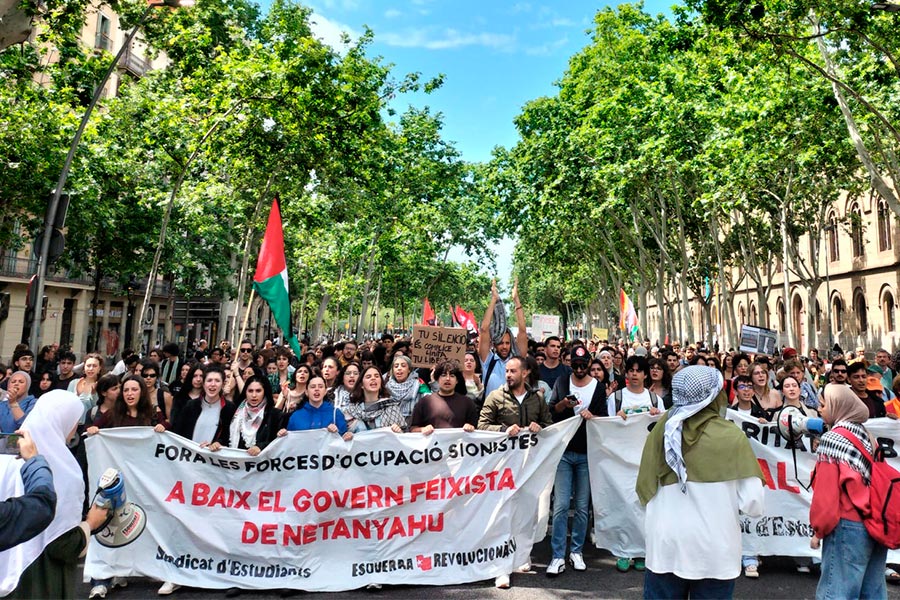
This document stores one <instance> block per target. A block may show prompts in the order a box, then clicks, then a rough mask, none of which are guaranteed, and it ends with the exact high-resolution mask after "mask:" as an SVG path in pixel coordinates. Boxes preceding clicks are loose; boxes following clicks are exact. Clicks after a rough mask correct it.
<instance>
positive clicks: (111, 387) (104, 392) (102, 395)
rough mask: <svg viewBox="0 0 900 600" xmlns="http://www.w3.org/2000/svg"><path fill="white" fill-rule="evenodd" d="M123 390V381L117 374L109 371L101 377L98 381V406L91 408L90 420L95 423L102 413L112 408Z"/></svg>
mask: <svg viewBox="0 0 900 600" xmlns="http://www.w3.org/2000/svg"><path fill="white" fill-rule="evenodd" d="M121 390H122V381H121V380H120V379H119V377H118V376H117V375H113V374H111V373H108V374H106V375H104V376H103V377H101V378H100V381H98V382H97V406H95V407H94V408H93V409H91V412H90V414H89V415H88V422H89V423H93V422H94V421H96V420H97V418H98V417H99V416H100V415H102V414H104V413H106V412H108V411H110V410H112V407H113V405H114V404H115V403H116V398H118V397H119V392H120V391H121Z"/></svg>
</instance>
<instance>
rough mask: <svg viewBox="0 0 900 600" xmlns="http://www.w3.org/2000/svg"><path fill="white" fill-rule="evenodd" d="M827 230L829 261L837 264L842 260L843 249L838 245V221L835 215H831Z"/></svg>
mask: <svg viewBox="0 0 900 600" xmlns="http://www.w3.org/2000/svg"><path fill="white" fill-rule="evenodd" d="M826 229H827V230H828V260H830V261H831V262H837V261H838V260H840V258H841V249H840V246H839V245H838V231H837V219H836V218H835V216H834V213H831V217H830V218H829V219H828V226H827V228H826Z"/></svg>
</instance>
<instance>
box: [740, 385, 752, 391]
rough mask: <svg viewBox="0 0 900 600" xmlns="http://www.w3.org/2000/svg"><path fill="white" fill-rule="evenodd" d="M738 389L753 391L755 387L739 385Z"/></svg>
mask: <svg viewBox="0 0 900 600" xmlns="http://www.w3.org/2000/svg"><path fill="white" fill-rule="evenodd" d="M737 389H739V390H752V389H753V386H752V385H746V384H744V385H739V386H737Z"/></svg>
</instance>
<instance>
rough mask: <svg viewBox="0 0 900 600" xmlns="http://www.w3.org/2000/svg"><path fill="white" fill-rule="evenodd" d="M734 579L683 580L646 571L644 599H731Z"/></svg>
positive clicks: (670, 574) (668, 574)
mask: <svg viewBox="0 0 900 600" xmlns="http://www.w3.org/2000/svg"><path fill="white" fill-rule="evenodd" d="M733 594H734V579H682V578H681V577H679V576H678V575H675V574H674V573H654V572H652V571H650V570H649V569H648V570H647V571H644V598H662V599H670V598H671V599H676V598H698V599H699V598H731V596H732V595H733Z"/></svg>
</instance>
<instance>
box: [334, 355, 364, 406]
mask: <svg viewBox="0 0 900 600" xmlns="http://www.w3.org/2000/svg"><path fill="white" fill-rule="evenodd" d="M358 383H359V363H356V362H348V363H347V364H346V365H344V368H343V369H341V371H340V373H338V378H337V385H336V386H335V387H334V389H333V390H332V391H331V396H332V398H333V402H334V405H335V406H336V407H337V409H338V410H344V409H345V408H347V406H348V405H349V404H350V394H352V393H353V390H355V389H356V386H357V384H358Z"/></svg>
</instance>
